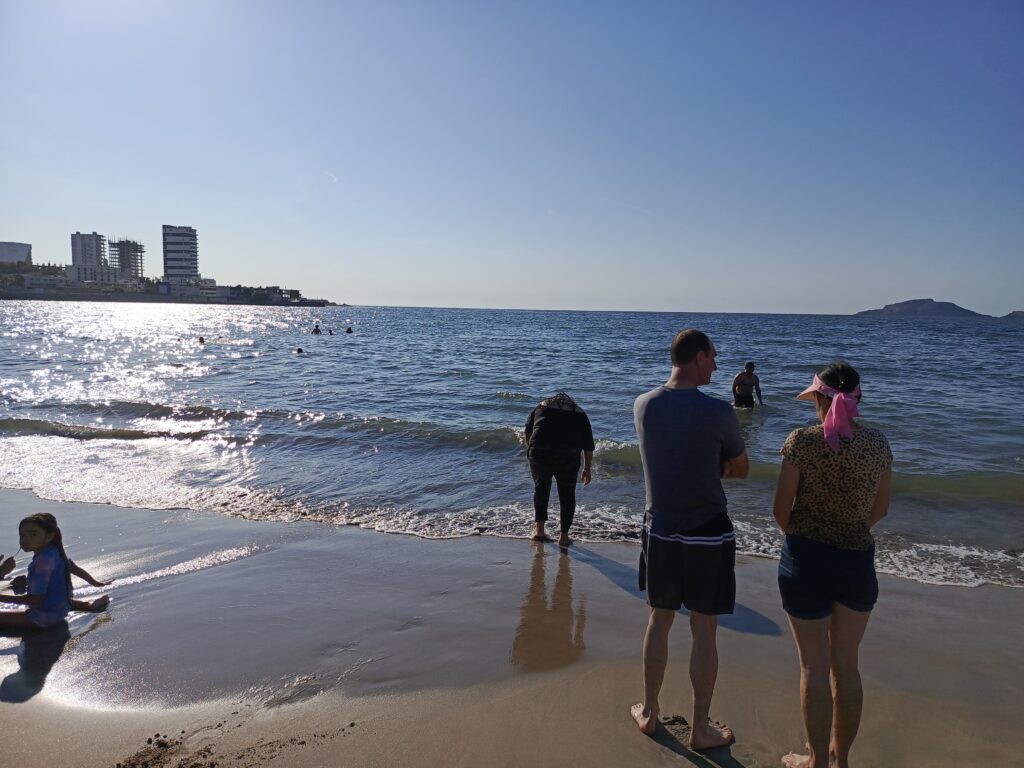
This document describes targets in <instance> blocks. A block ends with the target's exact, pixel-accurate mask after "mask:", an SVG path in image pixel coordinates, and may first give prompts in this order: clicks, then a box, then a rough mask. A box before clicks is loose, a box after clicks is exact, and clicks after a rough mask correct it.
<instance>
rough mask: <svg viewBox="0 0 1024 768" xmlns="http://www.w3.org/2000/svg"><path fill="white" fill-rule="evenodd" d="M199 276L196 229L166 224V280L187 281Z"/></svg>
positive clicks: (196, 278) (171, 281)
mask: <svg viewBox="0 0 1024 768" xmlns="http://www.w3.org/2000/svg"><path fill="white" fill-rule="evenodd" d="M199 278H200V275H199V239H198V238H197V237H196V231H195V229H193V228H192V227H174V226H171V225H170V224H164V280H166V281H167V282H169V283H185V282H189V281H191V280H198V279H199Z"/></svg>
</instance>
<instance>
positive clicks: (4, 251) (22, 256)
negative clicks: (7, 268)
mask: <svg viewBox="0 0 1024 768" xmlns="http://www.w3.org/2000/svg"><path fill="white" fill-rule="evenodd" d="M0 261H2V262H5V263H8V264H13V263H14V262H17V261H21V262H24V263H26V264H31V263H32V246H31V245H29V244H28V243H0Z"/></svg>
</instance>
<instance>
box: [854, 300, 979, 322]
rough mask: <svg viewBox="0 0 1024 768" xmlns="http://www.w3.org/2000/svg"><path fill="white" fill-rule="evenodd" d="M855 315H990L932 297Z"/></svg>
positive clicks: (965, 316) (867, 310) (967, 316)
mask: <svg viewBox="0 0 1024 768" xmlns="http://www.w3.org/2000/svg"><path fill="white" fill-rule="evenodd" d="M856 317H963V318H979V317H991V315H983V314H981V313H980V312H973V311H971V310H969V309H964V308H963V307H959V306H957V305H956V304H954V303H953V302H951V301H935V300H934V299H911V300H910V301H901V302H899V303H898V304H886V305H885V306H884V307H882V308H881V309H865V310H864V311H862V312H858V313H857V314H856Z"/></svg>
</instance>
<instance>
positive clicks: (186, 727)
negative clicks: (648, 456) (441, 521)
mask: <svg viewBox="0 0 1024 768" xmlns="http://www.w3.org/2000/svg"><path fill="white" fill-rule="evenodd" d="M31 511H51V512H53V513H54V514H55V515H57V518H58V520H59V521H60V523H61V526H62V528H63V530H64V531H65V539H66V542H67V548H68V551H69V554H70V555H71V556H72V557H73V558H74V559H75V560H77V561H78V562H79V563H80V564H81V565H83V566H84V567H86V568H87V569H89V570H91V571H93V572H94V574H95V575H97V576H99V577H101V578H112V579H114V580H115V583H114V585H113V589H112V590H111V591H110V594H111V595H112V597H113V604H112V606H111V609H110V611H109V612H108V613H106V614H104V615H102V616H99V617H92V616H80V615H76V616H75V617H74V618H73V620H72V621H71V622H70V631H69V633H68V637H63V636H50V635H48V636H46V637H42V638H36V639H30V640H27V641H25V642H24V643H22V641H20V640H19V639H17V638H0V678H2V681H0V723H2V724H3V730H4V732H5V737H4V738H3V740H2V742H3V744H2V751H0V764H2V765H4V766H6V765H11V766H22V767H25V768H29V767H31V766H37V765H38V766H54V765H57V766H60V765H69V766H70V765H74V766H81V768H89V767H90V766H114V765H116V764H117V763H121V764H122V765H123V766H141V765H143V764H148V765H149V766H152V767H155V766H193V765H194V766H198V765H203V766H208V765H210V763H211V762H214V763H216V764H217V765H218V766H232V765H237V766H257V765H266V764H268V763H270V764H279V765H289V766H299V767H300V768H301V767H303V766H321V765H323V766H335V765H345V766H371V765H373V766H380V765H409V766H432V765H439V764H449V765H508V766H513V765H523V764H533V765H539V766H544V765H552V766H555V765H558V766H562V765H581V766H582V765H586V766H619V765H627V764H628V765H635V764H645V765H646V764H649V765H690V764H693V765H705V766H711V765H719V766H743V767H745V768H752V767H753V766H768V765H778V764H779V762H778V761H779V757H780V756H781V755H782V754H784V753H785V752H788V751H790V750H796V749H799V747H800V745H801V743H802V740H803V739H802V728H801V724H800V714H799V703H798V700H797V679H798V670H797V663H796V653H795V650H794V648H793V643H792V640H791V639H790V637H789V631H788V628H787V625H786V621H785V615H784V613H783V611H782V609H781V606H780V605H779V600H778V595H777V591H776V587H775V563H774V562H772V561H769V560H759V559H743V560H741V563H740V565H739V567H738V569H737V579H738V597H739V606H738V607H737V612H736V614H735V615H734V616H732V617H729V618H727V619H724V620H723V622H722V629H721V630H720V634H719V647H720V656H721V672H720V676H719V684H718V688H717V692H716V697H715V704H714V706H713V708H712V712H713V715H714V716H715V717H716V718H718V719H721V720H723V721H725V722H728V723H729V724H730V725H731V726H732V727H733V729H734V730H735V731H736V734H737V739H738V741H737V744H736V745H734V746H733V747H732V748H731V749H730V750H725V751H720V752H718V753H716V754H714V755H712V756H711V758H712V759H711V761H709V760H706V759H704V758H701V757H698V756H695V755H692V754H689V753H688V752H687V750H685V748H684V747H683V746H682V743H683V742H684V740H685V735H684V734H683V733H682V731H681V726H680V725H679V724H678V723H676V724H672V723H670V727H668V728H663V729H661V730H660V731H659V734H658V735H657V737H656V738H655V739H648V738H646V737H644V736H641V735H640V734H639V733H638V732H637V731H636V729H635V727H634V726H633V724H632V721H631V720H630V719H629V715H628V707H629V705H630V704H631V703H633V702H634V701H636V700H638V698H639V696H640V693H641V674H640V641H641V637H642V634H643V628H644V623H645V619H646V606H645V604H644V602H643V599H642V596H641V595H640V594H639V593H638V592H637V591H636V583H635V581H636V579H635V560H636V555H637V550H636V547H635V546H634V545H629V544H603V545H587V544H579V545H576V546H574V547H573V548H572V549H571V551H570V554H569V555H568V556H562V555H561V554H560V552H559V550H558V548H557V547H555V546H553V545H547V546H544V547H540V546H538V545H534V544H531V543H529V542H526V541H518V540H508V539H497V538H491V537H473V538H469V539H456V540H447V541H424V540H420V539H416V538H412V537H408V536H395V535H385V534H378V533H375V532H372V531H364V530H360V529H356V528H351V527H350V528H336V527H331V526H325V525H321V524H314V523H289V524H284V523H262V522H252V521H245V520H237V519H232V518H225V517H223V516H219V515H204V514H196V513H186V512H178V511H162V512H158V511H151V510H125V509H120V508H117V507H110V506H96V505H84V504H71V503H64V504H58V503H54V502H47V501H42V500H39V499H36V498H35V497H34V496H32V495H31V494H29V493H25V492H12V491H3V492H0V551H3V552H6V553H9V551H10V550H11V548H12V547H11V545H12V544H16V537H15V531H16V527H17V521H18V520H19V519H20V518H21V517H23V516H24V515H25V514H27V513H29V512H31ZM26 564H27V560H26V559H25V557H24V555H22V556H19V571H20V569H21V568H23V567H24V566H25V565H26ZM19 571H16V573H17V572H19ZM881 586H882V597H881V600H880V603H879V606H878V608H877V609H876V611H875V614H874V616H873V617H872V622H871V625H870V626H869V629H868V633H867V637H866V639H865V642H864V647H863V654H862V658H863V662H862V667H863V670H862V672H863V677H864V686H865V716H864V721H863V724H862V727H861V733H860V736H859V738H858V741H857V743H856V746H855V748H854V752H853V758H854V760H855V765H857V766H879V767H881V766H886V767H891V766H915V767H916V766H961V765H1000V766H1002V765H1013V764H1015V763H1016V762H1019V761H1020V760H1021V755H1022V754H1024V735H1022V734H1021V733H1020V730H1019V727H1018V726H1017V723H1018V722H1019V720H1020V716H1021V713H1022V708H1021V706H1020V704H1019V691H1020V690H1021V689H1022V687H1024V655H1022V654H1021V653H1020V650H1019V649H1020V643H1019V636H1020V630H1019V626H1020V622H1021V620H1022V619H1024V590H1013V589H1007V588H1000V587H982V588H976V589H968V588H951V587H932V586H926V585H921V584H917V583H914V582H910V581H905V580H900V579H894V578H883V579H882V584H881ZM96 592H97V590H91V589H90V590H82V591H81V592H80V593H79V594H86V595H88V594H95V593H96ZM684 619H685V617H682V616H680V620H679V621H677V626H676V629H675V630H674V631H673V634H672V638H671V659H670V662H669V672H668V676H667V679H666V684H665V689H664V693H663V701H662V704H663V707H664V713H665V715H666V716H671V715H678V716H681V717H682V718H685V717H688V715H689V684H688V680H687V677H686V657H687V651H688V632H687V628H686V623H685V620H684ZM12 734H16V736H13V737H12V736H11V735H12ZM165 737H166V738H165ZM147 739H151V740H153V743H151V744H147Z"/></svg>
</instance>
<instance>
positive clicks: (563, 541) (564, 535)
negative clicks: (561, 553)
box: [558, 531, 572, 547]
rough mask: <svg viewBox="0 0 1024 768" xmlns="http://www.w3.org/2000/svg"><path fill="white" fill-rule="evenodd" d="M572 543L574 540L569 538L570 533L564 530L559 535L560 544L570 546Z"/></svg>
mask: <svg viewBox="0 0 1024 768" xmlns="http://www.w3.org/2000/svg"><path fill="white" fill-rule="evenodd" d="M570 544H572V542H571V541H570V540H569V534H568V533H566V532H565V531H562V533H561V535H560V536H559V537H558V546H560V547H568V546H569V545H570Z"/></svg>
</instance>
